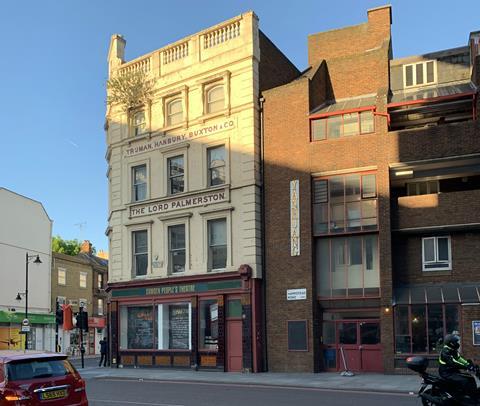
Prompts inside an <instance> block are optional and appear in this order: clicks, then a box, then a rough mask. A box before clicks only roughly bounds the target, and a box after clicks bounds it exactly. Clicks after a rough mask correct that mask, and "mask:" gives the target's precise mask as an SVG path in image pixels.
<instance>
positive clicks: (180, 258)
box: [168, 224, 185, 273]
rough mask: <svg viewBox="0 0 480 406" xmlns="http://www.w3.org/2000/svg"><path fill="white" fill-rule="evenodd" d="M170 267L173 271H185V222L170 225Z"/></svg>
mask: <svg viewBox="0 0 480 406" xmlns="http://www.w3.org/2000/svg"><path fill="white" fill-rule="evenodd" d="M168 268H169V271H170V272H171V273H179V272H185V224H178V225H175V226H169V227H168Z"/></svg>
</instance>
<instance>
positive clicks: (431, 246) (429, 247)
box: [423, 238, 435, 262]
mask: <svg viewBox="0 0 480 406" xmlns="http://www.w3.org/2000/svg"><path fill="white" fill-rule="evenodd" d="M423 260H424V261H425V262H434V261H435V239H434V238H424V239H423Z"/></svg>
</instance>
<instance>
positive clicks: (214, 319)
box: [199, 300, 218, 351]
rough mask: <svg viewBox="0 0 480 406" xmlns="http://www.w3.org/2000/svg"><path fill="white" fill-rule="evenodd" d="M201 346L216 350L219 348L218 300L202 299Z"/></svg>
mask: <svg viewBox="0 0 480 406" xmlns="http://www.w3.org/2000/svg"><path fill="white" fill-rule="evenodd" d="M199 344H200V348H201V349H208V350H213V351H216V350H217V349H218V347H217V344H218V302H217V301H216V300H202V301H200V343H199Z"/></svg>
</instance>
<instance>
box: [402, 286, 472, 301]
mask: <svg viewBox="0 0 480 406" xmlns="http://www.w3.org/2000/svg"><path fill="white" fill-rule="evenodd" d="M393 296H394V297H393V304H395V305H399V304H425V303H429V304H433V303H439V304H441V303H480V284H478V283H463V284H462V283H444V284H442V285H438V284H437V285H411V286H401V287H397V288H395V289H394V295H393Z"/></svg>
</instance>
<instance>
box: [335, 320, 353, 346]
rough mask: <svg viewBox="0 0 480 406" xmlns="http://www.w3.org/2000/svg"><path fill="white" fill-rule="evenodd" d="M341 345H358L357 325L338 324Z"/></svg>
mask: <svg viewBox="0 0 480 406" xmlns="http://www.w3.org/2000/svg"><path fill="white" fill-rule="evenodd" d="M338 342H339V344H357V323H339V324H338Z"/></svg>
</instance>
